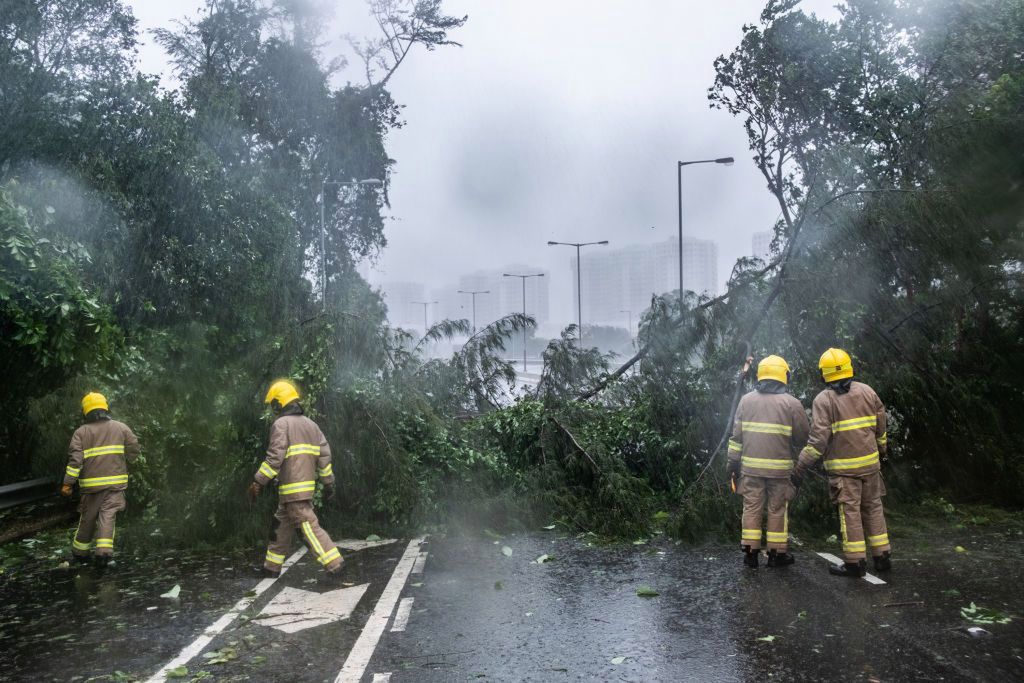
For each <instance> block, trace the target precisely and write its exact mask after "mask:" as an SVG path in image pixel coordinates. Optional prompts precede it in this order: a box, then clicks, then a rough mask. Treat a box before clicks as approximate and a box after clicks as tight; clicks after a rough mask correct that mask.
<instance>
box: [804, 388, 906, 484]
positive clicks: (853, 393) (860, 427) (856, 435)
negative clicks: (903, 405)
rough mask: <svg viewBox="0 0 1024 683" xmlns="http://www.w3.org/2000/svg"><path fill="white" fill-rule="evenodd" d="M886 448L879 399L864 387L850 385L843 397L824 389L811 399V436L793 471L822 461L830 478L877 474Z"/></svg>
mask: <svg viewBox="0 0 1024 683" xmlns="http://www.w3.org/2000/svg"><path fill="white" fill-rule="evenodd" d="M887 448H888V437H887V435H886V432H885V406H884V405H883V404H882V399H880V398H878V394H876V393H875V391H874V389H872V388H871V387H869V386H868V385H867V384H863V383H861V382H852V383H851V384H850V390H849V391H848V392H846V393H845V394H840V393H838V392H836V391H834V390H832V389H825V390H824V391H822V392H821V393H820V394H818V395H817V396H815V397H814V406H813V408H812V415H811V436H810V439H809V440H808V441H807V446H806V447H805V448H804V449H803V451H802V452H801V453H800V463H799V465H798V466H797V469H798V470H800V471H801V472H802V471H803V470H805V469H807V468H808V467H810V466H812V465H813V464H814V463H815V462H816V461H818V460H822V463H823V465H824V466H825V470H826V471H827V472H828V473H829V474H830V475H837V476H853V475H859V474H869V473H871V472H877V471H878V469H879V468H880V464H879V458H880V457H881V456H884V455H885V452H886V450H887Z"/></svg>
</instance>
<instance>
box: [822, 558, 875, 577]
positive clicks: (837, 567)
mask: <svg viewBox="0 0 1024 683" xmlns="http://www.w3.org/2000/svg"><path fill="white" fill-rule="evenodd" d="M828 573H829V574H832V575H833V576H848V577H850V578H851V579H859V578H861V577H862V576H864V575H865V574H867V573H868V563H867V562H866V561H865V560H859V561H857V562H844V563H843V564H833V565H832V566H830V567H829V568H828Z"/></svg>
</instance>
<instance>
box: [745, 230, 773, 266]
mask: <svg viewBox="0 0 1024 683" xmlns="http://www.w3.org/2000/svg"><path fill="white" fill-rule="evenodd" d="M774 237H775V233H774V232H773V231H771V230H761V231H759V232H755V233H754V236H753V237H752V238H751V240H750V253H751V254H753V255H754V256H756V257H757V258H759V259H762V260H764V261H768V260H770V259H771V256H772V254H771V248H772V239H773V238H774Z"/></svg>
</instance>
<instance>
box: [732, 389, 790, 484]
mask: <svg viewBox="0 0 1024 683" xmlns="http://www.w3.org/2000/svg"><path fill="white" fill-rule="evenodd" d="M807 428H808V427H807V413H805V412H804V407H803V406H802V405H800V401H798V400H797V399H796V398H794V397H793V396H791V395H789V394H787V393H782V394H772V393H762V392H759V391H756V390H755V391H751V392H750V393H749V394H746V395H745V396H744V397H743V398H741V399H740V404H739V406H738V407H737V408H736V421H735V422H734V423H733V429H732V439H730V440H729V460H730V461H731V462H735V461H737V460H739V461H740V463H741V465H742V469H741V472H742V473H743V474H745V475H747V476H753V477H768V478H788V477H789V474H790V472H791V471H792V470H793V458H794V457H795V455H796V454H797V452H799V450H800V449H801V448H802V447H803V445H804V444H805V443H807Z"/></svg>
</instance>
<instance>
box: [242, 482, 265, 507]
mask: <svg viewBox="0 0 1024 683" xmlns="http://www.w3.org/2000/svg"><path fill="white" fill-rule="evenodd" d="M262 490H263V487H262V486H260V483H259V482H258V481H254V482H253V483H251V484H249V490H248V491H246V492H245V496H246V498H248V499H249V502H250V503H255V502H256V499H257V498H259V497H260V492H261V491H262Z"/></svg>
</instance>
